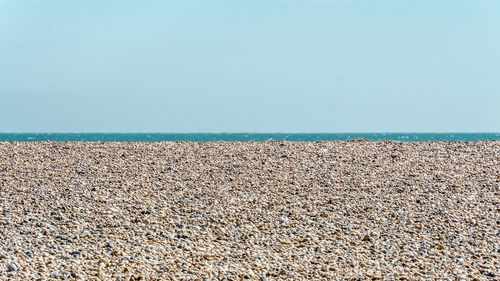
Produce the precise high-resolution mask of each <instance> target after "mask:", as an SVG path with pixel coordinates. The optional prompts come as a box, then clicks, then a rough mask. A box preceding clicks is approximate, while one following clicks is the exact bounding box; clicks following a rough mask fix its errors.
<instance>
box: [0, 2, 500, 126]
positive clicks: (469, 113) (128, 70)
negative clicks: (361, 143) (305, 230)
mask: <svg viewBox="0 0 500 281" xmlns="http://www.w3.org/2000/svg"><path fill="white" fill-rule="evenodd" d="M499 14H500V1H497V0H469V1H462V0H440V1H435V0H421V1H413V0H412V1H409V0H408V1H404V0H378V1H373V0H365V1H364V0H286V1H285V0H241V1H229V0H228V1H222V0H210V1H201V0H200V1H198V0H178V1H168V0H157V1H155V0H146V1H127V0H107V1H100V0H99V1H98V0H85V1H83V0H77V1H67V0H0V132H166V133H168V132H176V133H183V132H500V36H499V31H500V17H499V16H498V15H499Z"/></svg>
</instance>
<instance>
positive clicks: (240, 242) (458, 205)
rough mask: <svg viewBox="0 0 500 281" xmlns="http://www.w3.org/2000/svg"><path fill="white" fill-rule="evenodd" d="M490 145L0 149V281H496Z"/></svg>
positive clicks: (498, 238)
mask: <svg viewBox="0 0 500 281" xmlns="http://www.w3.org/2000/svg"><path fill="white" fill-rule="evenodd" d="M499 185H500V141H478V142H469V143H464V142H407V143H402V142H393V141H383V142H373V141H366V140H354V141H346V142H283V141H268V142H207V143H196V142H154V143H145V142H128V143H125V142H31V143H30V142H0V280H245V279H246V280H450V281H452V280H500V186H499Z"/></svg>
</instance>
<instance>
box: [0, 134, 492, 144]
mask: <svg viewBox="0 0 500 281" xmlns="http://www.w3.org/2000/svg"><path fill="white" fill-rule="evenodd" d="M353 139H367V140H372V141H384V140H393V141H401V142H409V141H416V142H421V141H460V142H469V141H484V140H500V133H312V134H311V133H290V134H288V133H183V134H175V133H0V141H25V142H33V141H58V142H65V141H84V142H92V141H104V142H139V141H141V142H158V141H192V142H209V141H270V140H283V141H301V142H315V141H347V140H353Z"/></svg>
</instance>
